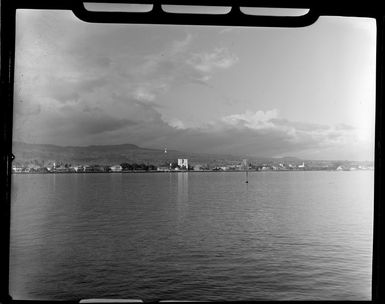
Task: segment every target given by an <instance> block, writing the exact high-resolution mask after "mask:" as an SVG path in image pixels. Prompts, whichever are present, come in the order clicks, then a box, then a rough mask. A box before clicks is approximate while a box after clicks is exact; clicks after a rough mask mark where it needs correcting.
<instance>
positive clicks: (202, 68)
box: [13, 10, 376, 160]
mask: <svg viewBox="0 0 385 304" xmlns="http://www.w3.org/2000/svg"><path fill="white" fill-rule="evenodd" d="M375 43H376V24H375V21H374V20H372V19H362V18H337V17H321V18H320V19H319V20H318V21H317V22H316V23H315V24H313V25H311V26H309V27H305V28H295V29H290V28H287V29H284V28H230V27H202V26H171V25H170V26H165V25H162V26H160V25H158V26H154V25H124V24H91V23H85V22H82V21H80V20H78V19H77V18H76V17H75V16H74V15H73V14H72V12H69V11H39V10H19V11H18V12H17V29H16V58H15V98H14V100H15V104H14V134H13V136H14V140H17V141H24V142H30V143H47V144H57V145H92V144H101V145H102V144H121V143H132V144H136V145H139V146H142V147H148V148H165V147H167V148H168V149H177V150H182V151H192V152H202V153H226V154H228V153H232V154H239V155H245V154H246V155H252V156H272V157H276V156H289V155H290V156H297V157H302V158H308V159H350V160H373V155H374V114H375V51H376V44H375Z"/></svg>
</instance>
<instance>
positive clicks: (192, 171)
mask: <svg viewBox="0 0 385 304" xmlns="http://www.w3.org/2000/svg"><path fill="white" fill-rule="evenodd" d="M308 171H326V172H341V171H343V172H346V171H349V172H350V171H374V170H372V169H359V170H333V169H308V170H253V171H250V170H249V171H245V170H243V171H241V170H239V171H230V170H229V171H225V170H223V171H219V170H199V171H198V170H196V171H194V170H191V171H155V170H154V171H145V170H133V171H119V172H104V171H95V172H59V171H58V172H12V174H15V175H19V174H24V175H25V174H100V173H104V174H138V173H150V174H156V173H160V174H161V173H169V174H175V173H176V174H179V173H245V172H249V173H253V172H255V173H261V172H262V173H263V172H308Z"/></svg>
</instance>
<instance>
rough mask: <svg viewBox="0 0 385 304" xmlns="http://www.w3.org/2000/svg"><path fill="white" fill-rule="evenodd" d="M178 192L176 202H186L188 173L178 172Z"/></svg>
mask: <svg viewBox="0 0 385 304" xmlns="http://www.w3.org/2000/svg"><path fill="white" fill-rule="evenodd" d="M177 175H178V193H177V202H178V203H187V202H188V173H187V172H180V173H179V172H178V173H177Z"/></svg>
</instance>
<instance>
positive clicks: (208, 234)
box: [10, 171, 373, 300]
mask: <svg viewBox="0 0 385 304" xmlns="http://www.w3.org/2000/svg"><path fill="white" fill-rule="evenodd" d="M244 177H245V176H244V173H214V172H209V173H195V172H192V173H160V174H146V173H143V174H141V173H137V174H56V175H55V174H50V175H49V174H46V175H32V174H31V175H14V176H13V189H12V193H13V203H12V218H11V220H12V225H11V230H12V231H11V271H10V281H11V286H10V290H11V295H12V296H13V297H14V298H15V299H81V298H91V297H92V298H97V297H99V298H101V297H103V298H106V297H111V298H136V299H143V300H155V299H179V300H187V299H190V300H237V299H242V300H369V299H370V297H371V264H372V215H373V214H372V212H373V189H372V188H373V172H371V171H355V172H254V173H250V174H249V184H245V183H244Z"/></svg>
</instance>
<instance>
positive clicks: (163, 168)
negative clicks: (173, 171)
mask: <svg viewBox="0 0 385 304" xmlns="http://www.w3.org/2000/svg"><path fill="white" fill-rule="evenodd" d="M156 170H157V171H162V172H169V171H170V168H169V167H158V168H157V169H156Z"/></svg>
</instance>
